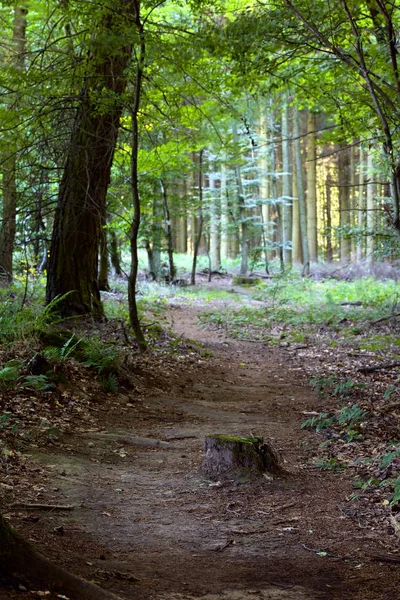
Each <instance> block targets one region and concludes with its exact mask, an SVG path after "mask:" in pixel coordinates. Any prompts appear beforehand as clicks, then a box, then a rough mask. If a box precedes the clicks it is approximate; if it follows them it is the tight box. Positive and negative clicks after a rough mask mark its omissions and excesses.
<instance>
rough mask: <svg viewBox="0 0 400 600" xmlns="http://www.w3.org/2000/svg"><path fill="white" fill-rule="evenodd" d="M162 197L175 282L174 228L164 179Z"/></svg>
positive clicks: (169, 255) (172, 277) (170, 260)
mask: <svg viewBox="0 0 400 600" xmlns="http://www.w3.org/2000/svg"><path fill="white" fill-rule="evenodd" d="M160 185H161V195H162V200H163V207H164V223H165V234H166V236H167V248H168V266H169V281H170V283H172V282H173V280H174V278H175V265H174V244H173V239H172V228H171V216H170V214H169V206H168V197H167V188H166V186H165V183H164V181H163V180H162V179H160Z"/></svg>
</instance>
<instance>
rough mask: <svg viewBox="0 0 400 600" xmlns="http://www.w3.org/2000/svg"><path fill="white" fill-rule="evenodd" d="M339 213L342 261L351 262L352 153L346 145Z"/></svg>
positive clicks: (342, 153)
mask: <svg viewBox="0 0 400 600" xmlns="http://www.w3.org/2000/svg"><path fill="white" fill-rule="evenodd" d="M338 169H339V211H340V229H341V233H340V260H341V261H342V262H344V263H347V262H350V258H351V245H350V237H349V231H348V230H349V228H350V152H349V149H348V148H347V146H346V145H341V147H340V149H339V163H338Z"/></svg>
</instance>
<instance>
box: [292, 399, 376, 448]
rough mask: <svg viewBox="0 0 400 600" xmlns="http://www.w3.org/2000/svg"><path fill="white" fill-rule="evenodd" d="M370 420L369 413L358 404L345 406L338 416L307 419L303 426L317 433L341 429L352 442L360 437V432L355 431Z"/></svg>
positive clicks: (330, 415) (321, 414) (327, 414)
mask: <svg viewBox="0 0 400 600" xmlns="http://www.w3.org/2000/svg"><path fill="white" fill-rule="evenodd" d="M367 418H368V412H367V411H366V410H364V409H362V408H361V407H359V406H358V405H357V404H353V405H352V406H344V407H343V408H341V409H340V411H339V412H338V413H337V414H334V415H332V414H330V413H320V414H319V415H316V416H314V417H311V419H307V421H304V422H303V423H302V424H301V427H302V428H303V429H304V428H306V427H310V428H311V429H315V431H316V432H317V433H319V432H320V431H322V430H324V429H328V428H330V427H335V426H336V427H340V428H341V429H343V430H344V431H345V433H346V436H347V439H348V441H352V440H354V439H357V438H358V437H359V431H357V429H353V428H354V427H355V426H357V425H359V424H360V423H362V422H363V421H365V420H366V419H367Z"/></svg>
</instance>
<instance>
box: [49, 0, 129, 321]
mask: <svg viewBox="0 0 400 600" xmlns="http://www.w3.org/2000/svg"><path fill="white" fill-rule="evenodd" d="M130 11H131V3H130V1H129V0H118V2H115V3H114V5H113V9H112V11H111V10H110V11H108V10H106V9H103V14H102V16H101V23H100V24H99V25H98V28H97V36H96V37H95V39H94V41H93V44H92V48H91V52H90V55H89V57H88V61H87V68H86V76H85V83H84V87H83V88H82V90H81V94H80V100H79V105H78V107H77V110H76V116H75V122H74V125H73V128H72V132H71V139H70V144H69V149H68V153H67V157H66V163H65V167H64V172H63V176H62V180H61V183H60V187H59V193H58V202H57V208H56V214H55V218H54V227H53V234H52V240H51V248H50V259H49V268H48V278H47V290H46V298H47V302H48V303H49V302H51V301H52V300H54V298H56V297H57V296H64V295H66V296H65V297H64V298H63V299H62V300H61V301H60V302H59V303H58V305H57V307H58V310H59V311H60V313H61V314H62V316H65V317H67V316H75V315H85V314H90V315H91V316H93V317H101V316H102V315H103V308H102V305H101V301H100V294H99V289H98V284H97V275H98V248H99V239H100V226H101V215H102V212H103V210H104V204H105V198H106V193H107V188H108V184H109V181H110V172H111V165H112V161H113V155H114V149H115V144H116V140H117V135H118V129H119V120H120V116H121V113H122V108H123V98H122V95H123V93H124V91H125V87H126V69H127V67H128V65H129V61H130V58H131V53H132V48H131V45H130V40H131V37H132V36H131V35H130V33H131V32H130V31H129V29H128V28H127V26H126V21H127V16H128V15H129V12H130Z"/></svg>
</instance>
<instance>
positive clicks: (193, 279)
mask: <svg viewBox="0 0 400 600" xmlns="http://www.w3.org/2000/svg"><path fill="white" fill-rule="evenodd" d="M203 153H204V150H200V152H199V212H198V219H197V232H196V236H195V240H194V248H193V263H192V275H191V279H190V282H191V284H192V285H196V265H197V255H198V252H199V248H200V244H201V238H202V235H203V219H204V217H203Z"/></svg>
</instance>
